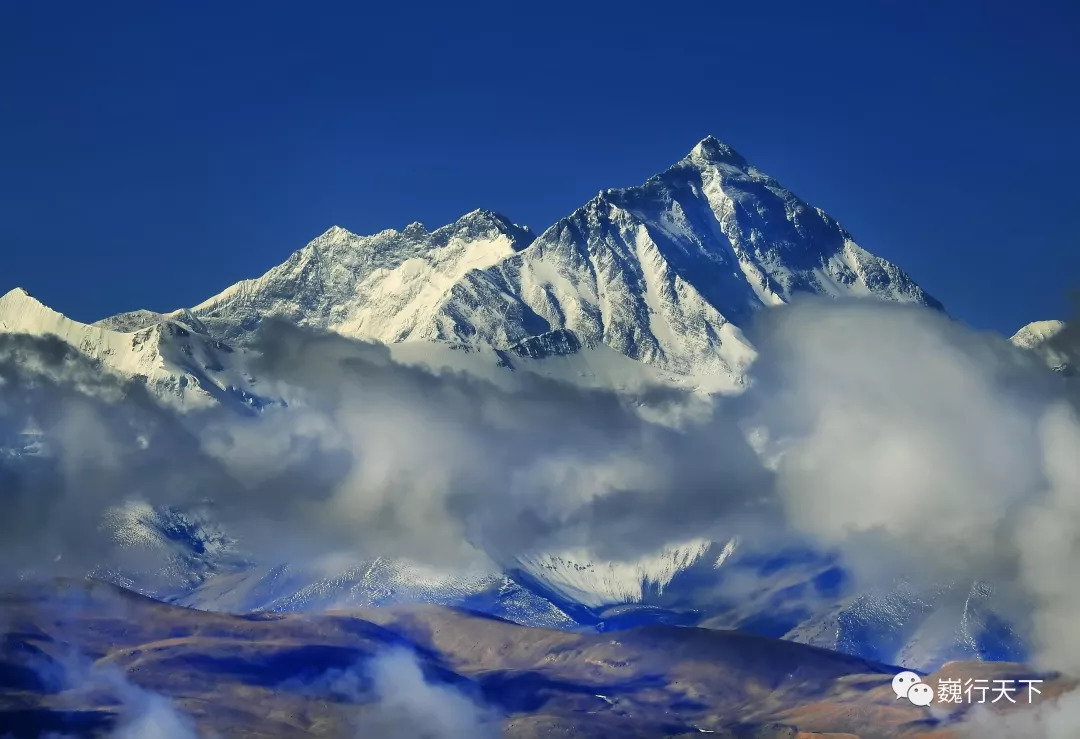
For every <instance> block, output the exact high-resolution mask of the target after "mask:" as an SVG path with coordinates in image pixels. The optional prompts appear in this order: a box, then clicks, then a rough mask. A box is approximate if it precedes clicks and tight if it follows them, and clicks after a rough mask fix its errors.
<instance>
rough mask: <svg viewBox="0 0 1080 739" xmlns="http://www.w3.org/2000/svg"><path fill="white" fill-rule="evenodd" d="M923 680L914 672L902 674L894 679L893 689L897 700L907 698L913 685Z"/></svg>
mask: <svg viewBox="0 0 1080 739" xmlns="http://www.w3.org/2000/svg"><path fill="white" fill-rule="evenodd" d="M920 680H921V678H920V677H919V676H918V675H916V674H915V673H914V672H901V673H900V674H899V675H897V676H896V677H894V678H893V679H892V689H893V692H894V693H896V697H897V699H900V698H906V697H907V695H908V691H909V690H910V689H911V686H912V685H916V684H918V683H919V681H920Z"/></svg>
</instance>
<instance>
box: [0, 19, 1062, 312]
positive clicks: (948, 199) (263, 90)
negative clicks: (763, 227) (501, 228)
mask: <svg viewBox="0 0 1080 739" xmlns="http://www.w3.org/2000/svg"><path fill="white" fill-rule="evenodd" d="M1078 27H1080V3H1077V2H1076V1H1075V0H1064V1H1062V2H1038V1H1036V2H1034V3H1028V4H1021V3H1017V2H1015V1H1014V2H1009V3H1004V2H996V1H995V0H986V1H985V2H967V1H966V0H958V1H955V2H953V1H945V2H937V3H930V2H920V1H919V0H904V1H902V2H901V1H897V2H891V1H878V0H874V1H868V0H859V1H858V2H829V1H828V0H822V2H806V1H805V0H797V1H786V0H785V1H777V2H750V1H749V0H743V1H742V2H737V3H733V2H725V1H724V0H711V1H709V2H700V3H680V2H675V1H673V0H665V1H664V2H654V3H649V4H647V5H639V4H635V3H629V2H623V3H610V4H604V3H594V2H585V1H579V2H576V3H572V4H561V3H552V2H543V3H515V2H501V3H498V4H488V5H481V4H477V3H452V2H444V3H432V4H430V5H427V4H424V5H414V4H412V3H408V2H392V3H359V2H354V3H340V4H328V3H319V2H288V3H284V2H259V3H255V2H249V3H231V2H191V1H190V0H186V1H185V2H178V1H177V2H165V1H164V0H163V1H162V2H146V1H145V0H131V1H130V2H111V1H109V0H97V1H95V2H76V1H75V0H71V1H69V2H47V1H45V0H6V1H5V2H2V3H0V95H2V97H0V250H2V254H3V263H2V267H0V274H2V276H3V279H2V280H0V292H3V291H6V290H7V289H8V288H11V287H14V286H16V285H21V286H23V287H25V288H27V289H28V290H29V291H30V292H31V294H33V295H35V296H37V297H38V298H40V299H41V300H43V301H44V302H46V303H48V304H50V305H52V306H53V307H55V308H57V309H58V310H61V311H63V312H65V313H67V314H68V315H70V316H72V317H74V318H77V319H80V320H85V321H89V320H94V319H97V318H100V317H103V316H105V315H108V314H111V313H115V312H118V311H121V310H128V309H134V308H139V307H145V308H151V309H155V310H169V309H173V308H176V307H179V306H184V305H191V304H194V303H196V302H198V301H200V300H202V299H203V298H205V297H207V296H209V295H211V294H212V293H215V292H217V291H218V290H220V289H221V288H223V287H225V286H227V285H229V284H231V283H232V282H235V281H236V280H238V279H241V278H244V277H251V276H256V275H258V274H261V273H262V272H263V271H265V270H266V269H267V268H269V267H271V266H273V265H274V264H277V263H279V262H280V261H282V260H283V259H285V258H286V257H287V256H288V254H289V253H291V252H292V251H294V250H295V249H297V248H299V247H300V246H302V245H303V244H304V243H306V242H307V241H308V240H309V239H311V238H312V237H314V236H316V235H317V234H319V233H321V232H322V231H324V230H325V229H326V228H328V227H329V226H331V225H334V224H337V225H341V226H344V227H346V228H348V229H350V230H352V231H356V232H358V233H370V232H375V231H378V230H381V229H384V228H401V227H404V226H405V225H407V224H408V223H410V222H411V221H414V220H419V221H422V222H424V223H425V224H426V225H428V226H436V225H440V224H442V223H445V222H448V221H451V220H453V219H454V218H456V217H457V216H458V215H460V214H462V213H464V212H467V211H469V210H472V209H474V208H478V207H485V208H490V209H493V210H497V211H500V212H502V213H505V214H506V215H507V216H509V217H510V218H512V219H514V220H515V221H517V222H519V223H525V224H527V225H529V226H532V227H533V228H535V229H537V230H540V229H542V228H544V227H546V226H547V225H549V224H550V223H551V222H552V221H554V220H556V219H557V218H559V217H561V216H563V215H566V214H568V213H569V212H570V211H571V210H573V209H574V208H575V207H577V206H578V205H580V204H581V203H583V202H584V201H585V200H587V199H588V198H589V197H591V196H592V195H594V194H595V193H596V191H598V190H600V189H602V188H606V187H617V186H624V185H630V184H636V183H639V182H641V181H643V180H644V179H645V178H646V177H648V176H649V175H651V174H653V173H655V172H657V171H660V170H662V169H664V168H665V167H666V166H668V165H669V164H671V163H672V162H674V161H675V160H677V159H678V158H680V157H681V156H682V155H683V154H684V153H685V152H686V151H688V150H689V149H690V147H692V146H693V145H694V143H696V142H697V141H698V140H699V139H701V138H702V137H704V136H705V135H706V134H709V133H712V134H714V135H716V136H717V137H719V138H720V139H722V140H724V141H726V142H728V143H729V144H731V145H732V146H734V147H735V148H736V149H737V150H738V151H740V152H741V153H742V154H743V155H744V156H746V157H747V158H748V159H749V160H750V161H751V162H753V163H754V164H756V165H757V166H758V167H759V168H761V169H763V170H764V171H766V172H768V173H770V174H772V175H773V176H774V177H776V178H777V179H779V180H780V181H781V182H782V183H784V184H785V185H786V186H788V187H789V188H791V189H793V190H794V191H795V192H796V193H797V194H799V195H800V196H801V197H803V198H804V199H806V200H808V201H810V202H811V203H814V204H815V205H819V206H821V207H823V208H825V209H826V210H827V211H829V212H830V213H831V214H832V215H833V216H835V217H836V218H837V219H839V220H840V221H841V222H842V223H843V224H844V225H846V226H847V227H848V229H849V230H851V231H852V232H853V233H854V235H855V237H856V239H857V240H858V241H859V242H860V243H862V244H863V246H865V247H866V248H868V249H870V250H871V251H874V252H876V253H878V254H880V255H882V256H884V257H886V258H888V259H890V260H893V261H895V262H897V263H899V264H900V265H901V266H903V267H904V268H905V269H907V270H908V271H909V272H910V273H911V274H912V275H913V276H914V277H915V278H916V279H917V280H918V281H919V282H921V283H922V284H923V285H924V286H925V287H926V288H927V289H929V290H930V291H931V292H933V293H934V294H936V295H937V296H938V297H939V298H940V299H942V300H943V301H944V302H945V304H946V306H947V307H948V308H949V309H950V311H951V312H952V313H953V314H954V315H957V316H959V317H960V318H962V319H964V320H967V321H969V322H971V323H973V324H975V325H977V326H979V327H984V328H993V329H997V330H1000V331H1012V330H1013V329H1015V328H1017V327H1018V326H1020V325H1021V324H1023V323H1025V322H1027V321H1029V320H1033V319H1042V318H1048V317H1055V316H1059V315H1061V314H1063V313H1064V312H1065V310H1066V305H1067V303H1066V293H1067V292H1068V291H1069V290H1070V289H1071V288H1073V287H1075V286H1077V285H1080V189H1078V187H1077V182H1078V178H1077V174H1078V172H1080V31H1078Z"/></svg>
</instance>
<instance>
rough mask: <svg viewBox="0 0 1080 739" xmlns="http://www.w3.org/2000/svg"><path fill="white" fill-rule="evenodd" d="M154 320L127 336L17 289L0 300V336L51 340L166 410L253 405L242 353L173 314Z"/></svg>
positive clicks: (193, 323)
mask: <svg viewBox="0 0 1080 739" xmlns="http://www.w3.org/2000/svg"><path fill="white" fill-rule="evenodd" d="M154 316H155V317H154V319H153V320H152V321H149V322H146V325H142V326H137V325H133V324H128V325H126V326H124V328H128V329H131V330H130V331H120V330H113V329H112V328H109V327H108V326H106V325H93V326H90V325H87V324H84V323H79V322H78V321H73V320H71V319H70V318H67V317H65V316H63V315H61V314H60V313H57V312H56V311H54V310H52V309H51V308H48V307H47V306H45V305H43V304H42V303H40V302H39V301H37V300H35V299H34V298H33V297H31V296H30V295H28V294H27V293H26V291H25V290H22V289H19V288H16V289H14V290H11V291H10V292H8V293H7V294H6V295H4V296H3V297H0V332H4V333H21V334H30V335H34V336H56V337H58V338H60V339H62V340H63V341H65V342H67V343H68V344H70V345H71V346H73V347H75V348H76V349H78V350H79V351H81V352H82V353H83V354H85V355H86V356H87V357H89V358H90V359H93V360H95V361H98V362H100V363H101V365H102V366H103V367H104V368H105V369H106V370H108V371H111V372H114V373H116V374H118V375H120V376H121V377H124V378H126V379H133V378H141V379H142V380H144V381H145V382H146V383H147V385H148V387H149V388H150V389H151V390H152V391H153V392H154V394H155V395H157V396H158V397H159V398H161V399H162V400H164V401H165V402H167V403H169V404H170V405H174V406H178V407H181V408H193V407H202V406H206V405H210V404H215V403H225V404H233V405H236V404H239V405H240V406H243V407H250V406H251V405H252V404H254V403H256V402H257V400H256V397H255V396H254V394H253V393H252V392H251V387H252V377H251V376H250V373H249V372H248V371H247V369H246V367H245V362H244V358H243V352H237V351H235V350H234V349H233V348H232V347H230V346H228V345H226V344H224V343H223V342H221V341H218V340H216V339H213V338H211V337H210V336H209V335H207V333H206V330H205V329H204V328H203V327H202V326H201V325H200V324H199V323H198V322H197V321H194V320H191V319H190V317H188V320H187V321H186V322H182V321H181V320H179V319H182V318H184V316H183V315H182V314H179V313H178V314H176V315H170V316H159V315H157V314H154ZM109 325H122V322H120V321H113V322H111V323H110V324H109Z"/></svg>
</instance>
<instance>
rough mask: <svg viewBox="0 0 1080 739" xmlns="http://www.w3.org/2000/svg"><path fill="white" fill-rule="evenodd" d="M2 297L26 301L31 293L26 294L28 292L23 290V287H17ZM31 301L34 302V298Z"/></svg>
mask: <svg viewBox="0 0 1080 739" xmlns="http://www.w3.org/2000/svg"><path fill="white" fill-rule="evenodd" d="M2 297H3V298H11V299H24V298H30V293H28V292H26V290H24V289H22V288H21V287H16V288H13V289H11V290H8V291H7V292H6V293H5V294H4V295H3V296H2ZM30 299H31V300H33V298H30Z"/></svg>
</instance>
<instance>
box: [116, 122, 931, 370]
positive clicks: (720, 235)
mask: <svg viewBox="0 0 1080 739" xmlns="http://www.w3.org/2000/svg"><path fill="white" fill-rule="evenodd" d="M800 292H802V293H816V294H821V295H828V296H837V297H840V296H865V297H871V298H878V299H882V300H892V301H900V302H913V303H920V304H924V305H931V306H935V307H940V306H939V304H938V303H937V301H935V300H934V299H933V298H932V297H930V296H929V295H927V294H926V293H925V292H924V291H923V290H922V289H921V288H920V287H919V286H918V285H916V284H915V283H914V282H913V281H912V280H911V278H910V277H908V275H907V274H905V273H904V272H903V271H902V270H901V269H900V268H898V267H896V266H895V265H893V264H891V263H889V262H887V261H885V260H884V259H881V258H879V257H876V256H874V255H872V254H870V253H869V252H867V251H866V250H865V249H863V248H861V247H860V246H859V245H858V244H856V243H855V241H854V240H853V239H852V237H851V235H850V234H849V233H848V232H847V231H845V230H844V229H843V228H842V227H841V226H840V225H839V224H838V223H837V222H836V221H835V220H833V219H832V218H830V217H829V216H828V215H827V214H826V213H825V212H823V211H822V210H821V209H819V208H814V207H812V206H810V205H807V204H806V203H805V202H803V201H802V200H800V199H799V198H797V197H796V196H795V195H794V194H793V193H791V192H790V191H789V190H786V189H784V188H783V187H782V186H781V185H780V184H779V183H777V182H776V181H775V180H773V179H772V178H770V177H768V176H767V175H765V174H763V173H762V172H760V171H758V170H757V169H755V168H754V167H752V166H751V165H750V164H748V163H747V162H746V160H744V159H743V158H742V157H741V156H739V155H738V154H737V153H735V151H734V150H732V149H731V148H730V147H728V146H726V145H725V144H722V143H720V142H719V141H717V140H716V139H715V138H713V137H711V136H710V137H708V138H706V139H704V140H703V141H701V142H700V143H699V144H698V145H697V146H695V147H694V149H693V150H692V151H691V152H690V153H689V154H688V155H687V156H686V157H684V158H683V159H681V160H680V161H679V162H677V163H676V164H675V165H673V166H672V167H671V168H670V169H668V170H667V171H666V172H664V173H662V174H659V175H656V176H655V177H652V178H650V179H649V180H648V181H647V182H645V184H643V185H641V186H638V187H630V188H625V189H620V190H605V191H603V192H601V193H599V194H598V195H597V196H596V197H595V198H593V199H592V200H590V201H589V202H588V203H586V204H585V205H583V206H582V207H580V208H578V209H577V210H576V211H574V212H573V213H572V214H571V215H569V216H567V217H566V218H563V219H562V220H560V221H558V222H557V223H555V224H554V225H552V226H551V227H550V228H548V229H547V230H546V231H544V232H543V234H541V235H540V236H539V237H534V236H533V235H532V234H531V232H529V231H528V230H527V229H525V228H522V227H519V226H516V225H514V224H513V223H511V222H510V221H509V220H508V219H506V218H504V217H503V216H500V215H497V214H495V213H491V212H489V211H482V210H478V211H474V212H472V213H469V214H467V215H465V216H463V217H462V218H460V219H459V220H458V221H456V222H454V223H452V224H450V225H448V226H444V227H442V228H439V229H436V230H435V231H433V232H430V233H429V232H428V231H427V230H426V229H425V228H424V227H423V226H422V225H420V224H419V223H414V224H412V225H410V226H408V227H407V228H405V229H404V230H403V231H400V232H399V231H393V230H388V231H383V232H381V233H378V234H375V235H374V236H357V235H355V234H352V233H349V232H348V231H346V230H344V229H342V228H338V227H334V228H331V229H330V230H329V231H327V232H326V233H324V234H323V235H321V236H319V237H318V238H316V239H315V240H314V241H312V242H311V243H309V244H308V245H307V246H305V247H304V248H302V249H300V250H299V251H297V252H295V253H294V254H293V255H292V256H291V257H290V258H289V259H288V260H287V261H286V262H285V263H284V264H282V265H280V266H277V267H274V268H273V269H271V270H270V271H269V272H267V273H266V274H264V275H263V276H262V277H260V278H257V279H253V280H245V281H243V282H240V283H238V284H236V285H233V286H232V287H229V288H227V289H226V290H224V291H223V292H221V293H220V294H218V295H216V296H214V297H212V298H210V299H208V300H206V301H205V302H203V303H201V304H199V305H197V306H195V307H193V308H192V309H191V310H190V314H191V315H192V316H193V317H195V318H196V319H197V320H199V321H201V322H202V324H203V325H205V326H206V327H207V329H208V330H209V332H210V334H211V335H212V336H214V337H215V338H217V339H219V340H223V341H226V342H230V343H234V342H235V343H238V344H243V343H244V341H245V339H246V338H247V337H248V336H249V335H250V334H251V332H252V331H253V330H254V329H255V328H256V327H257V326H258V324H259V322H260V320H261V319H263V318H265V317H267V316H271V315H274V316H282V317H285V318H287V319H289V320H291V321H294V322H296V323H299V324H301V325H305V326H311V327H316V328H320V329H329V330H332V331H336V332H339V333H341V334H343V335H345V336H350V337H357V338H365V339H371V340H376V341H380V342H384V343H399V342H418V341H419V342H440V343H449V344H454V345H465V346H469V347H478V346H483V347H490V348H494V349H496V350H500V351H513V352H514V353H516V354H517V355H519V356H528V357H533V358H539V357H545V356H551V355H565V354H570V353H574V352H576V351H578V350H579V349H580V348H581V347H583V346H585V347H588V346H596V345H605V346H607V347H610V348H611V349H613V350H615V351H616V352H618V353H619V354H622V355H624V356H626V357H629V358H631V359H634V360H639V361H641V362H644V363H646V364H649V365H654V366H656V367H658V368H662V369H664V370H668V371H671V372H674V373H678V374H684V375H698V376H709V375H721V376H725V377H728V378H739V377H741V376H742V374H743V370H744V368H745V367H746V365H747V364H748V362H749V361H750V360H751V359H752V357H753V348H752V347H751V346H750V345H749V343H748V342H747V341H746V339H745V338H744V337H743V334H742V330H741V327H742V326H745V324H746V321H747V319H748V318H749V317H750V316H751V315H752V314H753V312H754V311H755V310H756V309H758V308H760V307H762V306H768V305H777V304H781V303H786V302H788V301H790V300H791V299H792V298H793V297H794V296H795V295H797V294H798V293H800ZM154 320H157V318H156V317H155V316H154V315H152V314H147V313H146V312H140V313H138V314H125V315H122V316H117V317H114V318H111V319H107V320H106V322H105V323H106V324H107V325H111V326H117V327H122V328H128V329H130V328H132V327H135V326H139V325H141V324H142V323H144V322H146V321H154Z"/></svg>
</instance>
